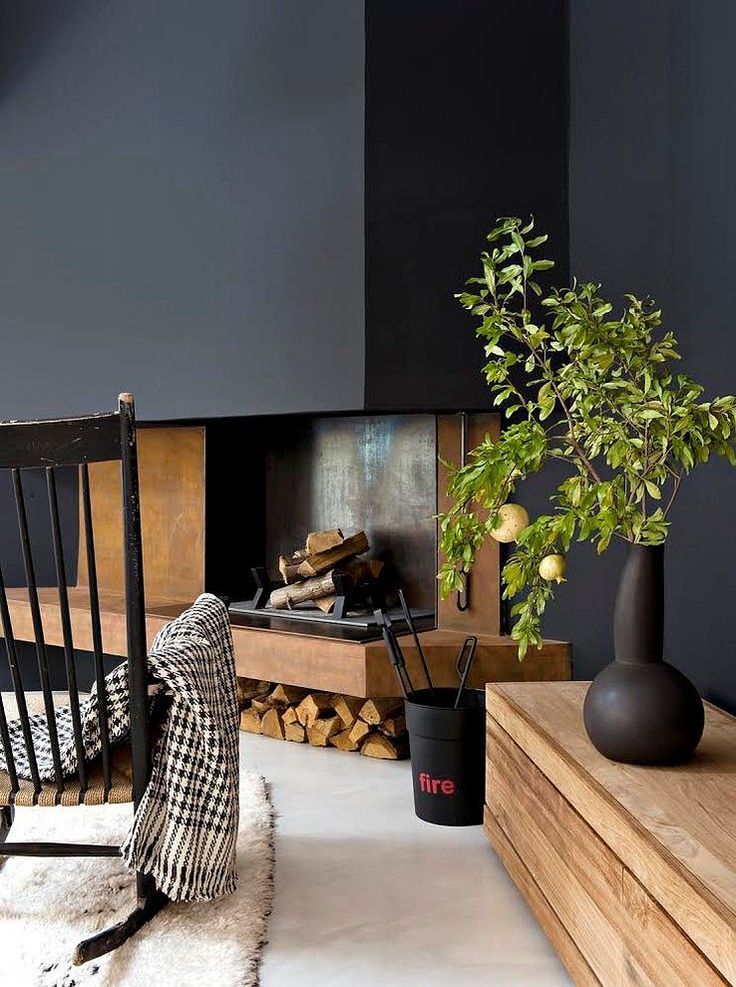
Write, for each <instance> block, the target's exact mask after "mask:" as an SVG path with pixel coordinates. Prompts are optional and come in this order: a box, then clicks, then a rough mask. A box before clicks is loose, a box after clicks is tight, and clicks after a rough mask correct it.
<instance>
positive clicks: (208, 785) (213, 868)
mask: <svg viewBox="0 0 736 987" xmlns="http://www.w3.org/2000/svg"><path fill="white" fill-rule="evenodd" d="M148 663H149V669H150V671H151V673H152V675H153V676H155V678H156V679H157V680H159V681H160V682H162V683H163V684H164V686H165V687H166V691H167V693H169V694H170V696H171V701H170V705H169V706H168V708H167V710H166V713H165V716H164V720H163V724H162V730H161V734H160V736H159V738H158V740H157V742H156V743H155V745H154V749H153V752H152V754H153V757H152V761H153V766H152V775H151V780H150V782H149V784H148V787H147V788H146V791H145V794H144V795H143V798H142V800H141V802H140V805H139V806H138V809H137V810H136V812H135V815H134V818H133V825H132V827H131V829H130V832H129V833H128V835H127V837H126V839H125V842H124V843H123V847H122V853H123V859H124V861H125V863H126V864H127V865H128V866H129V867H131V868H134V869H136V870H139V871H143V872H144V873H146V874H150V875H152V876H153V877H154V878H155V879H156V885H157V887H158V888H159V889H160V890H161V891H163V892H164V894H166V895H168V896H169V897H170V898H172V899H173V900H175V901H192V900H200V899H210V898H217V897H220V896H221V895H225V894H230V893H231V892H233V891H234V890H235V888H236V887H237V873H236V868H235V840H236V837H237V833H238V706H237V698H236V681H235V661H234V656H233V643H232V634H231V631H230V621H229V620H228V615H227V609H226V607H225V605H224V604H223V603H222V601H221V600H218V599H217V597H215V596H212V595H210V594H208V593H205V594H203V595H202V596H200V597H199V598H198V599H197V600H196V601H195V603H194V604H193V605H192V606H191V607H190V608H189V610H186V611H184V613H182V614H181V615H180V616H179V617H177V618H176V619H175V620H172V621H171V623H170V624H167V625H166V626H165V627H163V628H162V629H161V630H160V631H159V633H158V634H157V635H156V637H155V639H154V641H153V645H152V647H151V652H150V654H149V658H148ZM127 672H128V670H127V662H123V663H122V664H120V665H118V667H117V668H116V669H115V670H114V671H113V672H111V673H110V674H109V675H107V676H106V677H105V690H106V694H107V703H108V713H109V729H110V741H111V742H112V743H116V742H120V741H123V740H125V739H126V738H127V737H128V736H129V733H130V716H129V713H130V711H129V705H128V674H127ZM97 708H98V704H97V683H95V685H94V686H93V688H92V691H91V693H90V696H89V698H88V699H87V700H85V702H84V703H83V704H82V706H81V713H82V737H83V742H84V751H85V755H86V758H85V759H86V760H91V759H92V758H94V757H96V756H97V755H98V754H99V753H100V751H101V749H102V744H101V740H100V730H99V723H98V716H97ZM55 718H56V725H57V729H58V734H59V746H60V748H61V761H62V769H63V771H64V774H65V775H71V774H74V773H75V772H76V770H77V754H76V749H75V744H74V731H73V726H72V719H71V710H70V709H69V707H62V708H60V709H58V710H57V711H56V717H55ZM30 722H31V732H32V737H33V744H34V748H35V751H36V758H37V761H38V769H39V774H40V776H41V779H42V780H43V781H54V777H55V776H54V764H53V760H52V756H51V745H50V742H49V731H48V725H47V722H46V717H45V716H32V717H30ZM8 726H9V731H10V739H11V746H12V749H13V755H14V757H15V765H16V770H17V772H18V775H19V776H20V777H22V778H30V777H31V774H30V768H29V764H28V756H27V752H26V748H25V743H24V741H23V734H22V731H21V726H20V721H19V720H13V721H11V722H10V723H9V725H8ZM0 766H2V767H3V769H5V767H6V765H5V764H4V761H3V754H2V750H1V749H0Z"/></svg>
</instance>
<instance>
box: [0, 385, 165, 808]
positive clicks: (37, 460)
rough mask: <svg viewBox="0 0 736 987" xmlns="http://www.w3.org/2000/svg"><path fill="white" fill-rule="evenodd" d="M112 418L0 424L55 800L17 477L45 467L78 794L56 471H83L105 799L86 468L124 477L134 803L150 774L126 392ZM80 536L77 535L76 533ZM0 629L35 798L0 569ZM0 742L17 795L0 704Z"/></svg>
mask: <svg viewBox="0 0 736 987" xmlns="http://www.w3.org/2000/svg"><path fill="white" fill-rule="evenodd" d="M118 402H119V403H118V411H116V412H113V413H111V414H103V415H93V416H90V417H88V418H71V419H62V420H55V421H35V422H6V423H0V470H9V471H10V476H11V481H12V486H13V492H14V495H15V506H16V512H17V517H18V529H19V533H20V546H21V552H22V556H23V565H24V568H25V575H26V585H27V592H28V605H29V608H30V614H31V620H32V625H33V635H34V638H35V648H36V657H37V661H38V672H39V677H40V681H41V689H42V691H43V702H44V710H45V714H46V718H47V721H48V726H49V741H50V746H51V756H52V760H53V765H54V784H55V787H56V792H57V800H60V799H61V795H62V793H63V792H64V787H65V779H64V776H63V773H62V765H61V755H60V747H59V738H58V735H57V730H56V723H55V719H54V697H53V693H52V688H51V680H50V675H49V663H48V654H47V644H46V640H45V637H44V627H43V619H42V613H41V604H40V600H39V592H38V585H37V581H36V569H35V567H34V560H33V552H32V549H31V539H30V536H29V523H28V513H27V510H26V498H25V497H24V487H23V472H24V471H25V470H36V471H37V470H39V469H43V470H45V474H46V488H47V494H48V510H49V518H50V522H51V536H52V542H53V558H54V567H55V572H56V583H57V587H58V595H59V612H60V624H61V631H62V638H63V647H64V665H65V670H66V683H67V690H68V693H69V705H70V708H71V719H72V724H73V729H74V742H75V747H76V752H77V760H78V764H79V767H78V782H79V785H80V787H81V789H82V791H83V792H84V791H86V789H87V787H88V778H87V774H88V772H87V766H86V764H85V761H84V748H83V743H82V724H81V716H80V701H79V689H78V685H77V670H76V663H75V655H74V640H73V637H72V620H71V614H70V607H69V595H68V586H67V574H66V565H65V560H64V549H63V539H62V533H61V524H60V514H59V501H58V496H57V477H56V470H57V468H59V467H65V466H76V467H78V469H79V474H80V485H81V503H82V518H81V520H82V523H83V527H84V541H85V545H86V555H87V558H86V562H87V574H88V585H89V607H90V623H91V632H92V634H91V636H92V642H93V654H94V669H95V677H96V679H97V684H98V694H99V703H98V707H99V712H98V715H99V727H100V736H101V744H102V751H101V760H102V774H103V779H104V786H105V793H106V794H107V791H109V789H110V787H111V784H112V781H111V761H110V720H109V715H108V704H107V697H106V695H105V690H104V688H102V683H103V680H104V676H105V668H104V662H103V650H102V648H103V641H102V627H101V620H100V600H99V592H98V586H97V566H96V559H95V542H94V531H93V525H92V504H91V498H90V483H89V471H88V464H89V463H95V462H106V461H119V462H120V464H121V474H122V491H123V497H122V524H123V544H124V565H125V611H126V625H127V644H128V682H129V693H130V719H131V735H130V745H131V760H132V779H133V801H134V803H135V805H136V806H137V805H138V802H139V801H140V799H141V797H142V795H143V792H144V790H145V787H146V784H147V783H148V779H149V776H150V736H149V722H148V698H147V694H148V671H147V652H146V625H145V606H144V589H143V555H142V548H141V523H140V500H139V492H138V457H137V447H136V429H135V405H134V401H133V396H132V395H131V394H121V395H120V397H119V399H118ZM80 535H81V532H80ZM0 625H1V626H2V633H3V637H4V641H5V652H6V655H7V659H8V664H9V666H10V675H11V679H12V683H13V691H14V694H15V701H16V705H17V708H18V715H19V718H20V722H21V727H22V731H23V737H24V740H25V746H26V751H27V754H28V762H29V768H30V774H31V780H32V782H33V786H34V788H35V791H36V795H38V794H39V793H40V791H41V784H42V783H41V779H40V778H39V770H38V760H37V752H36V751H35V750H34V746H33V740H32V736H31V730H30V725H29V714H28V706H27V702H26V697H25V693H24V688H23V677H22V672H21V668H20V663H19V660H18V649H17V644H16V639H15V637H14V634H13V628H12V624H11V615H10V607H9V605H8V596H7V592H6V588H5V582H4V580H3V575H2V571H1V570H0ZM0 742H1V743H2V746H3V751H4V754H5V761H6V764H7V766H8V775H9V778H10V783H11V788H12V791H13V792H17V790H18V788H19V781H18V775H17V771H16V765H15V761H14V758H13V751H12V749H11V744H10V735H9V730H8V721H7V716H6V712H5V710H4V708H3V705H2V702H0Z"/></svg>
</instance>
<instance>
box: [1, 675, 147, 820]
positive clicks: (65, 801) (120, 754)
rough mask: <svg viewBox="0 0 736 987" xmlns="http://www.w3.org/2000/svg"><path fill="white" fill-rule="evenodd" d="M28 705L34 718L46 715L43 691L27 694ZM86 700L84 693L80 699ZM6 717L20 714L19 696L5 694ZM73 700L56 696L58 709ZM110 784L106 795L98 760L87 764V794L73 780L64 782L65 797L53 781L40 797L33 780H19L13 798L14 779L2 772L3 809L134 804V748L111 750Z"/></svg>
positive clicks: (100, 762) (45, 784)
mask: <svg viewBox="0 0 736 987" xmlns="http://www.w3.org/2000/svg"><path fill="white" fill-rule="evenodd" d="M25 695H26V703H27V705H28V712H29V713H30V714H31V716H33V715H35V714H37V713H41V714H43V713H44V712H45V710H44V704H43V694H42V693H40V692H27V693H26V694H25ZM84 698H86V697H85V696H83V695H82V694H81V693H80V700H82V699H84ZM2 701H3V706H4V707H5V715H6V716H7V718H8V720H12V719H15V718H16V717H17V715H18V707H17V705H16V702H15V695H14V694H13V693H12V692H3V693H2ZM68 702H69V697H68V694H67V693H65V692H55V693H54V706H66V705H68ZM110 755H111V756H110V782H111V787H110V790H109V791H108V792H107V796H106V795H105V786H104V781H103V775H102V761H101V759H100V758H95V760H94V761H90V762H89V763H88V764H87V789H86V791H85V792H84V793H83V792H82V789H81V787H80V785H79V778H78V777H77V776H76V775H75V776H73V777H69V778H65V779H64V790H63V792H62V793H61V795H58V793H57V791H56V785H55V784H54V783H53V782H44V783H43V784H42V785H41V791H40V792H39V793H38V795H37V794H36V791H35V789H34V787H33V782H32V781H27V780H26V779H20V778H19V779H18V781H19V783H20V788H19V789H18V791H17V792H16V793H15V795H14V796H13V795H12V788H11V784H10V777H9V775H8V774H7V772H5V771H0V806H2V805H10V804H11V802H12V803H13V804H14V805H19V806H33V805H104V804H105V803H106V802H132V801H133V779H132V771H131V765H130V748H129V747H128V746H127V745H125V746H121V747H113V748H112V749H111V751H110Z"/></svg>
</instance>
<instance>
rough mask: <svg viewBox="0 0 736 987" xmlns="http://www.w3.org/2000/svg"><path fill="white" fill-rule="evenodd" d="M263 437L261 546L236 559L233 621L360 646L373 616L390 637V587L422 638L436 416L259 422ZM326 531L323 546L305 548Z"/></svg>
mask: <svg viewBox="0 0 736 987" xmlns="http://www.w3.org/2000/svg"><path fill="white" fill-rule="evenodd" d="M264 438H265V442H264V443H263V447H262V453H261V457H260V463H261V469H262V476H261V480H260V481H259V482H262V484H263V497H262V522H261V523H262V525H263V535H262V539H261V542H260V546H259V548H260V552H259V551H257V550H255V551H253V550H251V556H250V557H249V558H242V557H241V563H242V564H244V565H246V566H247V567H248V571H249V573H250V577H251V592H250V593H249V594H247V595H244V597H243V598H242V599H233V600H232V601H231V603H230V613H231V615H232V618H233V621H234V622H236V623H239V624H243V625H245V626H254V627H270V628H272V629H274V630H277V629H280V630H290V631H299V630H301V631H303V632H304V633H309V634H316V635H327V636H331V637H340V638H344V639H350V640H368V639H372V638H376V637H379V636H380V631H379V630H378V627H377V624H376V621H375V618H374V616H373V610H374V609H375V607H377V606H382V607H384V608H386V609H387V610H388V612H389V613H391V614H392V616H393V617H395V618H396V621H397V623H398V624H399V627H401V623H402V618H401V610H400V608H399V607H398V605H397V591H398V588H399V587H402V588H403V589H404V592H405V594H406V597H407V599H408V601H409V604H410V607H411V610H412V614H413V616H414V618H415V620H416V622H417V623H418V625H419V626H420V627H421V628H431V627H433V626H434V625H435V620H436V594H437V590H436V578H435V574H436V567H437V543H436V522H435V515H436V513H437V421H436V417H435V416H433V415H425V414H417V415H410V414H403V415H360V416H357V415H356V416H317V417H304V418H301V417H300V418H282V419H270V420H269V423H268V428H267V431H266V432H265V433H264ZM252 523H254V524H255V523H257V519H256V518H252ZM330 532H339V535H338V534H335V535H334V537H333V542H334V544H332V545H329V546H328V547H324V546H325V545H326V544H327V542H325V541H323V542H322V543H318V542H314V543H313V544H312V545H309V544H308V543H307V536H308V535H309V534H310V533H312V536H313V538H314V537H315V536H316V535H319V534H321V535H322V536H323V538H327V539H328V540H329V537H328V536H329V533H330ZM254 547H255V546H254ZM315 547H316V548H322V553H319V552H317V553H315V552H314V551H309V549H310V548H311V549H314V548H315ZM325 563H329V564H325ZM300 567H301V572H299V573H297V572H296V571H295V570H299V569H300ZM290 579H291V582H289V580H290ZM290 586H291V587H292V588H291V589H290Z"/></svg>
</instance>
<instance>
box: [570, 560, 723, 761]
mask: <svg viewBox="0 0 736 987" xmlns="http://www.w3.org/2000/svg"><path fill="white" fill-rule="evenodd" d="M613 637H614V654H615V658H614V660H613V661H612V662H611V663H610V665H607V666H606V667H605V668H604V669H603V671H601V672H600V673H599V674H598V675H597V676H596V678H595V679H594V680H593V682H592V683H591V685H590V688H589V689H588V692H587V695H586V697H585V704H584V707H583V718H584V721H585V729H586V730H587V733H588V736H589V738H590V740H591V742H592V744H593V746H594V747H596V748H597V750H599V751H600V753H601V754H603V755H604V757H607V758H609V759H610V760H611V761H621V762H623V763H626V764H649V765H667V764H681V763H682V762H683V761H687V760H688V759H689V758H690V757H691V756H692V754H693V752H694V751H695V748H696V747H697V746H698V744H699V743H700V738H701V737H702V735H703V726H704V722H705V716H704V709H703V702H702V700H701V698H700V696H699V695H698V691H697V689H696V688H695V686H694V685H693V684H692V682H691V681H690V680H689V679H688V678H687V677H686V676H685V675H683V674H682V672H680V671H679V670H678V669H676V668H675V667H674V666H673V665H670V664H669V663H668V662H666V661H664V660H663V657H662V652H663V638H664V546H663V545H631V547H630V549H629V555H628V558H627V560H626V564H625V566H624V569H623V572H622V574H621V582H620V584H619V589H618V594H617V596H616V606H615V609H614V617H613Z"/></svg>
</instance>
